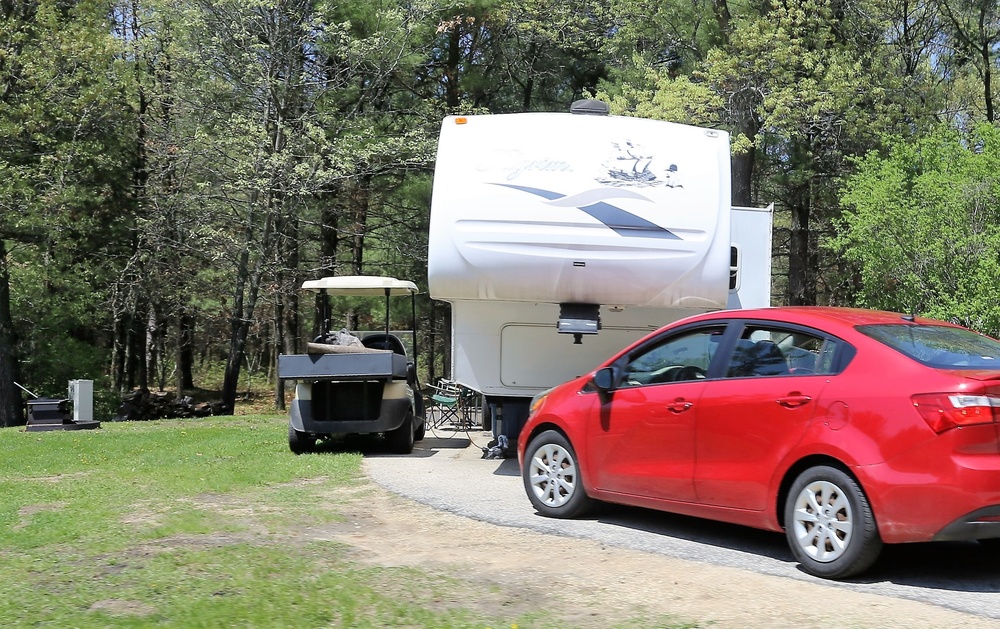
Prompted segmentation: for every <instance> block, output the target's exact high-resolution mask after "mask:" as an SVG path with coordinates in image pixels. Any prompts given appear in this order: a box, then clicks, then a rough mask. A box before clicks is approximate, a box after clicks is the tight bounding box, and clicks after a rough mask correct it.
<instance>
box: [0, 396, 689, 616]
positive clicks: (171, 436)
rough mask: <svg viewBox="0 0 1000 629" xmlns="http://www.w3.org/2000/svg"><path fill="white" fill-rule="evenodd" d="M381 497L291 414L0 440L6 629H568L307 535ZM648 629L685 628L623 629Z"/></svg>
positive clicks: (4, 435) (454, 581) (16, 433)
mask: <svg viewBox="0 0 1000 629" xmlns="http://www.w3.org/2000/svg"><path fill="white" fill-rule="evenodd" d="M374 491H376V489H375V488H374V486H373V485H372V484H371V483H370V482H369V481H368V480H367V479H365V478H364V477H363V473H362V471H361V455H360V454H358V453H355V452H336V451H333V452H324V453H322V454H317V455H309V456H295V455H293V454H292V453H291V452H289V450H288V446H287V419H286V418H285V417H274V416H264V415H249V416H241V417H221V418H211V419H204V420H163V421H153V422H125V423H110V422H108V423H104V424H102V426H101V428H100V429H98V430H83V431H53V432H25V431H24V430H23V428H4V429H0V531H2V535H0V583H3V584H4V586H5V587H4V593H3V596H0V627H4V628H5V629H6V628H10V627H29V626H30V627H38V626H45V627H57V628H59V627H73V628H87V627H101V628H104V627H282V628H285V627H351V628H354V627H361V628H363V627H398V626H403V627H477V628H492V629H527V628H529V627H546V628H548V627H560V628H562V627H570V626H572V625H573V623H572V621H569V622H567V621H566V619H560V618H557V617H552V615H551V614H550V613H549V612H547V611H546V602H545V601H544V600H539V601H538V610H537V611H535V610H534V609H529V611H527V612H525V611H524V610H525V608H524V607H523V606H522V607H521V608H520V610H521V611H520V612H517V611H514V610H512V609H510V608H506V607H505V606H506V603H505V602H504V601H505V600H506V599H505V598H504V597H505V596H506V595H505V594H504V592H502V591H497V589H496V586H495V585H490V584H481V585H474V584H472V583H470V582H469V581H468V579H467V575H463V574H449V573H447V572H440V571H438V572H427V571H423V570H418V569H414V568H402V567H372V565H370V564H365V563H361V562H359V561H356V560H352V552H353V549H352V547H350V546H345V545H343V544H341V543H338V542H336V541H331V538H332V537H334V536H333V535H330V534H314V532H316V531H319V532H320V533H323V532H326V533H328V532H329V531H332V530H337V527H338V526H342V527H348V526H351V523H350V522H347V521H346V518H343V517H342V515H341V514H342V513H345V512H346V510H347V507H348V504H349V503H354V504H357V501H359V500H365V498H366V496H371V495H372V492H374ZM422 543H423V542H422V540H421V539H420V538H419V533H416V532H415V534H414V539H413V540H412V544H413V545H414V547H418V546H419V545H420V544H422ZM406 550H407V549H406V548H400V549H399V552H401V553H405V552H406ZM463 579H464V580H463ZM470 586H472V587H470ZM456 591H461V592H463V596H460V597H457V598H456V597H454V596H452V595H449V594H451V593H454V592H456ZM477 592H478V594H477ZM442 593H446V594H442ZM477 596H478V597H481V598H480V602H482V603H483V604H479V605H477V600H476V599H477ZM498 597H499V598H498ZM487 599H489V600H493V601H494V603H493V604H486V603H485V602H484V601H485V600H487ZM497 600H499V603H497V602H496V601H497ZM531 607H533V606H531ZM484 610H489V611H484ZM505 612H506V615H505ZM508 616H509V617H508ZM612 624H615V623H612ZM652 625H655V626H659V627H666V626H671V627H678V626H692V625H676V624H673V623H669V622H667V623H663V622H655V621H654V622H652V623H651V622H649V621H645V620H639V619H629V620H628V622H626V623H625V624H624V625H623V624H620V623H618V624H617V626H652Z"/></svg>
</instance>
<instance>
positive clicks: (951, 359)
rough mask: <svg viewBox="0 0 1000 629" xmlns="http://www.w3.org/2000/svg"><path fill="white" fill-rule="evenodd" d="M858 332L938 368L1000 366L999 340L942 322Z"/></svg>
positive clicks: (867, 327)
mask: <svg viewBox="0 0 1000 629" xmlns="http://www.w3.org/2000/svg"><path fill="white" fill-rule="evenodd" d="M858 331H859V332H861V333H862V334H866V335H868V336H870V337H872V338H873V339H875V340H876V341H879V342H881V343H884V344H886V345H888V346H889V347H891V348H893V349H894V350H896V351H899V352H902V353H903V354H906V355H907V356H909V357H910V358H912V359H913V360H916V361H918V362H921V363H923V364H925V365H927V366H929V367H936V368H938V369H1000V342H998V341H996V340H994V339H991V338H990V337H988V336H983V335H982V334H979V333H978V332H973V331H971V330H966V329H965V328H952V327H948V326H943V325H911V324H892V325H862V326H858Z"/></svg>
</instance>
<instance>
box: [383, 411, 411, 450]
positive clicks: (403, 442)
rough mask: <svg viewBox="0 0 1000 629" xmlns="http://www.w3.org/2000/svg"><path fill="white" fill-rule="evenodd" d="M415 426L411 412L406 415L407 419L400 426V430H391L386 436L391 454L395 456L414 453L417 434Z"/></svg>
mask: <svg viewBox="0 0 1000 629" xmlns="http://www.w3.org/2000/svg"><path fill="white" fill-rule="evenodd" d="M413 424H414V421H413V411H410V412H408V413H406V418H405V419H404V420H403V423H402V424H400V425H399V428H396V429H394V430H390V431H389V432H388V433H387V434H386V440H387V441H388V444H389V451H390V452H392V453H394V454H409V453H411V452H413V441H414V432H415V430H414V426H413Z"/></svg>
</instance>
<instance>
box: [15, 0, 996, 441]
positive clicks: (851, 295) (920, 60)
mask: <svg viewBox="0 0 1000 629" xmlns="http://www.w3.org/2000/svg"><path fill="white" fill-rule="evenodd" d="M998 68H1000V5H998V4H997V3H996V1H995V0H742V1H739V2H736V1H732V0H467V1H455V0H336V1H334V0H0V426H4V425H6V426H14V425H19V424H23V423H24V419H25V418H24V406H23V405H24V400H25V396H24V394H23V393H22V392H21V390H20V389H19V388H18V387H17V386H16V384H15V383H21V384H23V385H25V386H26V387H28V388H30V389H31V390H32V391H35V392H38V393H40V394H43V395H50V396H55V397H61V396H62V395H65V393H64V392H65V391H66V387H67V383H68V381H69V380H72V379H93V380H94V381H95V383H96V385H95V388H96V390H97V397H98V407H99V409H103V410H105V411H106V410H107V409H109V408H110V409H112V411H113V408H114V406H115V405H116V404H117V400H119V399H120V396H121V394H122V393H124V392H127V391H130V390H132V389H135V388H137V387H145V388H149V389H153V390H157V389H172V390H175V391H177V392H178V393H180V394H184V393H186V392H191V391H195V390H204V389H206V388H208V389H211V390H212V393H214V394H215V395H216V397H217V398H218V399H219V400H220V401H221V404H220V406H221V409H222V411H223V412H232V410H233V408H234V407H235V404H236V402H237V399H238V397H239V396H241V395H242V393H241V391H244V389H249V385H248V384H247V382H248V381H249V380H250V379H252V378H256V379H257V380H258V381H263V382H271V383H273V391H274V400H273V402H274V404H273V406H274V407H276V408H279V409H280V408H283V407H284V404H285V395H286V393H285V391H284V390H283V388H282V387H281V385H280V383H275V382H274V363H275V358H276V356H277V354H278V353H282V352H284V353H292V352H296V351H298V350H299V348H300V347H301V345H302V344H303V339H304V338H306V337H310V338H311V336H312V333H313V330H314V325H315V324H314V322H313V320H312V316H311V313H312V311H313V304H312V303H311V302H308V300H305V299H303V298H302V297H301V295H300V293H299V290H298V287H299V286H300V284H301V282H302V281H303V280H305V279H313V278H316V277H322V276H326V275H349V274H369V275H390V276H395V277H399V278H403V279H411V280H414V281H416V282H417V284H418V285H419V286H421V287H422V288H423V289H424V292H423V294H421V295H420V298H419V300H418V307H419V317H418V319H419V322H418V330H419V332H420V345H421V348H422V353H421V363H422V372H423V373H422V374H421V375H422V377H423V378H424V380H425V381H427V380H433V379H434V378H435V377H437V376H440V375H443V374H444V373H445V369H446V368H447V367H446V365H447V356H446V347H447V329H448V309H447V305H446V304H441V303H435V302H433V301H432V300H430V298H429V297H428V295H427V294H426V251H427V248H426V235H427V225H428V212H429V207H430V186H431V180H432V176H433V158H434V152H435V143H436V138H437V134H438V131H439V128H440V123H441V119H442V118H443V117H444V116H445V115H447V114H452V113H462V114H472V113H508V112H522V111H567V110H568V107H569V104H570V103H571V102H572V101H574V100H576V99H579V98H587V97H597V98H600V99H602V100H604V101H606V102H608V103H609V104H610V105H611V108H612V113H614V114H621V115H636V116H643V117H648V118H656V119H663V120H670V121H674V122H683V123H690V124H697V125H703V126H709V127H715V128H719V129H725V130H727V131H728V132H730V134H731V135H732V139H733V203H734V205H750V206H762V205H767V204H768V203H772V202H773V203H774V204H775V233H774V264H773V269H774V270H773V273H774V276H773V278H772V280H773V281H772V286H773V302H774V303H775V304H813V303H821V304H834V305H860V306H867V307H879V308H888V309H893V310H898V311H904V312H913V313H918V314H924V315H930V316H935V317H939V318H944V319H948V320H953V321H956V322H958V323H962V324H964V325H968V326H970V327H973V328H976V329H979V330H982V331H984V332H987V333H990V334H994V335H996V334H997V333H998V332H1000V309H998V306H997V305H996V304H997V302H996V296H997V295H998V294H1000V292H998V290H997V289H998V287H1000V216H998V212H1000V203H998V201H1000V129H998V127H997V124H996V122H997V112H996V106H997V105H996V103H995V100H996V98H997V95H998V93H1000V92H998V89H997V87H996V85H995V81H994V78H993V76H994V73H995V71H996V70H997V69H998ZM369 314H370V313H369V312H368V311H367V310H366V307H364V306H363V305H360V304H359V305H356V306H355V307H352V308H351V309H350V310H348V311H344V312H339V313H337V315H338V317H339V318H340V319H341V320H343V321H344V322H345V324H346V323H347V321H348V319H351V320H352V322H353V323H354V324H355V325H357V326H358V327H360V328H364V327H365V325H366V324H367V321H366V319H367V318H368V317H369ZM355 329H358V328H355ZM98 414H100V412H99V413H98ZM101 418H102V417H98V419H101Z"/></svg>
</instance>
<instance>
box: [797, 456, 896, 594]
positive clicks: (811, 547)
mask: <svg viewBox="0 0 1000 629" xmlns="http://www.w3.org/2000/svg"><path fill="white" fill-rule="evenodd" d="M785 535H786V537H787V538H788V545H789V547H790V548H791V550H792V554H793V555H794V556H795V559H796V560H797V561H798V562H799V563H800V564H801V566H802V569H803V570H805V571H806V572H808V573H810V574H813V575H815V576H818V577H825V578H827V579H845V578H848V577H853V576H855V575H858V574H861V573H862V572H864V571H865V570H867V569H868V568H870V567H871V565H872V564H874V563H875V560H876V559H878V556H879V553H880V552H881V551H882V538H881V537H880V536H879V533H878V526H877V525H876V523H875V516H874V515H873V514H872V509H871V506H870V505H869V504H868V498H867V497H866V496H865V494H864V491H862V489H861V486H860V485H859V484H858V482H857V481H856V480H855V479H854V478H852V477H851V476H849V475H848V474H846V473H844V472H843V471H841V470H839V469H837V468H833V467H828V466H817V467H813V468H810V469H808V470H806V471H804V472H802V474H801V475H799V477H798V478H797V479H795V482H794V483H793V484H792V487H791V490H790V491H789V492H788V498H787V500H786V501H785Z"/></svg>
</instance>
